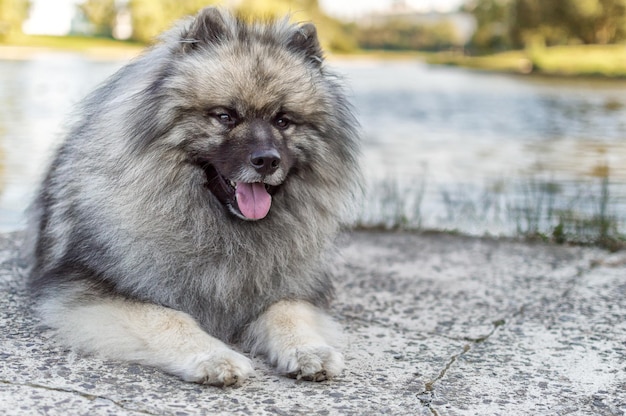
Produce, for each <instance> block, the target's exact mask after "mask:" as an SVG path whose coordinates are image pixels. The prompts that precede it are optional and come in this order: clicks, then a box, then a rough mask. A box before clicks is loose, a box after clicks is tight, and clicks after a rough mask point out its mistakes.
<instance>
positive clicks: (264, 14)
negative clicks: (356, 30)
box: [237, 0, 356, 52]
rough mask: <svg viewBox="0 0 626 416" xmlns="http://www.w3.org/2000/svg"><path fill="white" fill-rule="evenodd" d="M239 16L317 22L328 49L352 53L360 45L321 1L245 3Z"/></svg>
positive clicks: (246, 0)
mask: <svg viewBox="0 0 626 416" xmlns="http://www.w3.org/2000/svg"><path fill="white" fill-rule="evenodd" d="M237 12H238V14H239V15H241V16H244V17H248V18H266V19H276V18H282V17H283V16H285V15H289V16H290V17H291V19H292V20H294V21H297V22H313V23H315V26H316V27H317V30H318V36H319V39H320V42H321V44H322V46H323V47H324V49H328V50H331V51H334V52H351V51H353V50H355V49H356V42H355V41H354V39H353V37H352V36H351V35H350V33H349V29H348V27H346V26H344V25H342V24H341V23H340V22H339V21H338V20H336V19H333V18H331V17H330V16H328V15H326V14H325V13H324V12H323V11H322V10H321V9H320V7H319V2H318V0H265V1H258V0H242V1H241V2H240V3H239V5H238V6H237Z"/></svg>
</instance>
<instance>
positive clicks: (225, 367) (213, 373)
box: [180, 348, 254, 386]
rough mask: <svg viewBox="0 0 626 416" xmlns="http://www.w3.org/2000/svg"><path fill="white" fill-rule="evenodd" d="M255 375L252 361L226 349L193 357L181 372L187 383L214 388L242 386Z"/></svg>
mask: <svg viewBox="0 0 626 416" xmlns="http://www.w3.org/2000/svg"><path fill="white" fill-rule="evenodd" d="M253 374H254V369H253V368H252V361H250V360H249V359H248V358H247V357H244V356H243V355H241V354H239V353H237V352H235V351H232V350H229V349H225V348H224V349H218V350H215V351H213V352H211V353H201V354H196V355H193V356H192V357H190V358H189V359H188V360H187V361H186V362H185V363H184V365H183V368H182V369H181V372H180V375H181V377H182V378H183V380H185V381H191V382H195V383H200V384H210V385H212V386H232V385H240V384H241V383H242V382H243V381H244V380H246V379H247V378H248V377H250V376H251V375H253Z"/></svg>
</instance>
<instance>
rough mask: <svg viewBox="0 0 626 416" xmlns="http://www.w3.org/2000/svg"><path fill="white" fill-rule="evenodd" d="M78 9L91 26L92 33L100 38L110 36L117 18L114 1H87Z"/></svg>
mask: <svg viewBox="0 0 626 416" xmlns="http://www.w3.org/2000/svg"><path fill="white" fill-rule="evenodd" d="M79 9H80V10H81V11H82V12H83V13H84V15H85V17H86V18H87V20H89V22H91V24H92V25H93V28H94V32H95V34H97V35H100V36H107V37H110V36H112V32H113V26H114V25H115V19H116V17H117V8H116V6H115V0H87V1H85V2H84V3H82V4H80V5H79Z"/></svg>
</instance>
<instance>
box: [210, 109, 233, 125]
mask: <svg viewBox="0 0 626 416" xmlns="http://www.w3.org/2000/svg"><path fill="white" fill-rule="evenodd" d="M212 115H213V116H214V117H215V118H216V119H217V121H219V122H220V123H221V124H223V125H224V126H226V127H234V126H235V125H237V123H238V122H239V118H238V117H237V113H235V111H232V110H224V109H219V110H217V111H215V112H213V113H212Z"/></svg>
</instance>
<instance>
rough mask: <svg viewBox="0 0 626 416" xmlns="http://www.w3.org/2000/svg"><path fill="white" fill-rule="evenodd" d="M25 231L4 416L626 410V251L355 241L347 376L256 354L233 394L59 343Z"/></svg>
mask: <svg viewBox="0 0 626 416" xmlns="http://www.w3.org/2000/svg"><path fill="white" fill-rule="evenodd" d="M15 240H16V239H15V236H14V235H13V236H11V235H9V236H4V237H1V238H0V362H1V364H0V414H4V415H37V414H40V415H145V414H150V415H196V414H198V415H209V414H242V415H257V414H259V415H264V414H277V415H298V414H319V415H370V414H371V415H379V414H393V415H431V416H434V415H475V414H480V415H565V414H568V415H624V414H626V253H616V254H611V253H608V252H606V251H603V250H600V249H596V248H582V247H562V246H551V245H543V244H527V243H520V242H514V241H506V240H491V239H477V238H468V237H460V236H454V235H447V234H395V233H368V232H356V233H349V234H346V235H343V236H341V238H340V239H339V242H338V246H339V248H340V250H339V253H340V255H339V258H338V259H337V260H336V262H335V263H334V265H333V267H334V269H335V276H336V284H337V300H336V301H335V303H334V306H333V311H332V312H333V315H334V316H335V317H336V318H337V319H338V320H339V321H340V322H341V324H342V325H343V327H344V328H345V333H346V342H345V349H344V353H345V356H346V364H347V369H346V371H345V372H344V373H343V375H342V376H341V377H339V378H338V379H335V380H333V381H327V382H321V383H308V382H296V381H294V380H291V379H287V378H284V377H281V376H279V375H277V374H275V373H274V372H273V370H272V369H271V368H269V367H268V366H266V365H265V364H264V362H263V360H262V359H260V358H257V359H255V367H256V370H257V374H256V376H255V377H254V378H253V379H251V380H249V381H248V382H247V383H246V384H244V385H243V386H242V387H241V388H237V389H232V388H226V389H220V388H214V387H209V386H200V385H195V384H189V383H184V382H182V381H179V380H178V379H176V378H175V377H172V376H169V375H167V374H163V373H161V372H160V371H158V370H155V369H151V368H146V367H141V366H138V365H134V364H126V363H119V362H112V361H106V360H101V359H99V358H97V357H83V356H76V355H74V354H72V353H69V352H67V351H64V350H63V349H62V348H60V347H58V346H56V345H55V344H54V342H53V340H52V339H51V338H50V333H49V332H48V331H46V330H45V329H40V328H38V327H37V322H36V319H34V318H33V316H32V314H31V310H30V303H29V300H28V297H27V296H26V290H25V285H24V279H25V277H24V265H23V264H20V261H19V260H17V256H16V252H17V246H16V242H15Z"/></svg>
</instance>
